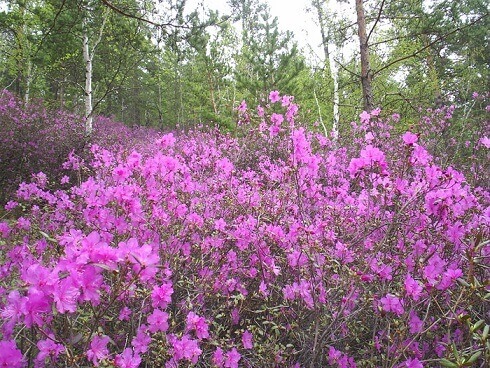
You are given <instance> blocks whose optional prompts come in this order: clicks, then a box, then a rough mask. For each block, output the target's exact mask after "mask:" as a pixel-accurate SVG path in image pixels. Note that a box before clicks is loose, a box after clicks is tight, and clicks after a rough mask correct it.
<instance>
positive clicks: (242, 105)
mask: <svg viewBox="0 0 490 368" xmlns="http://www.w3.org/2000/svg"><path fill="white" fill-rule="evenodd" d="M237 110H238V111H239V112H241V113H243V112H245V111H247V103H246V102H245V100H243V101H242V102H241V103H240V106H238V107H237Z"/></svg>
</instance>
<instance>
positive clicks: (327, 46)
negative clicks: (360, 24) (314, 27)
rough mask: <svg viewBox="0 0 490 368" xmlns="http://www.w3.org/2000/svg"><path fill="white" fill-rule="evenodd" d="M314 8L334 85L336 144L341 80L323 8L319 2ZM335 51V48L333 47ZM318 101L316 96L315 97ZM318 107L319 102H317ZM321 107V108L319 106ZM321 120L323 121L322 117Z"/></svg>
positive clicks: (315, 2)
mask: <svg viewBox="0 0 490 368" xmlns="http://www.w3.org/2000/svg"><path fill="white" fill-rule="evenodd" d="M313 6H314V7H315V8H316V11H317V14H318V22H319V24H320V32H321V35H322V46H323V54H324V56H325V65H326V66H328V68H329V72H330V76H331V78H332V83H333V121H332V140H333V141H334V142H335V141H337V138H338V136H339V120H340V115H339V102H340V98H339V80H338V69H337V65H336V64H335V60H334V58H333V52H331V50H330V37H328V36H327V33H326V31H325V15H324V13H323V9H322V7H321V3H320V1H319V0H314V1H313ZM333 48H334V49H335V47H333ZM315 99H316V95H315ZM317 105H318V102H317ZM318 107H319V106H318ZM320 120H322V118H321V116H320Z"/></svg>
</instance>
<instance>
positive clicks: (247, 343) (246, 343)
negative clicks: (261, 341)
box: [242, 331, 254, 349]
mask: <svg viewBox="0 0 490 368" xmlns="http://www.w3.org/2000/svg"><path fill="white" fill-rule="evenodd" d="M252 338H253V336H252V334H251V333H250V332H249V331H245V332H244V333H243V334H242V344H243V347H244V348H245V349H253V347H254V345H253V342H252Z"/></svg>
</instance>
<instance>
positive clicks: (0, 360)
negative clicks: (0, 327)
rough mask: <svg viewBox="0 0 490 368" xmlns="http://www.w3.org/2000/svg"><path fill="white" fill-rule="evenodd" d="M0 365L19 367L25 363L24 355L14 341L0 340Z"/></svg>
mask: <svg viewBox="0 0 490 368" xmlns="http://www.w3.org/2000/svg"><path fill="white" fill-rule="evenodd" d="M0 352H1V354H0V367H6V368H20V367H23V366H24V364H25V361H24V357H23V356H22V353H21V352H20V350H19V349H17V346H16V345H15V341H0Z"/></svg>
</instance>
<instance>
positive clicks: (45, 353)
mask: <svg viewBox="0 0 490 368" xmlns="http://www.w3.org/2000/svg"><path fill="white" fill-rule="evenodd" d="M37 348H38V349H39V353H38V354H37V357H36V360H37V361H39V362H43V363H44V361H45V359H46V358H51V359H56V358H57V357H58V355H60V353H62V352H63V351H65V347H64V346H63V345H62V344H57V343H56V342H54V336H53V335H49V339H46V340H39V341H38V342H37Z"/></svg>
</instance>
